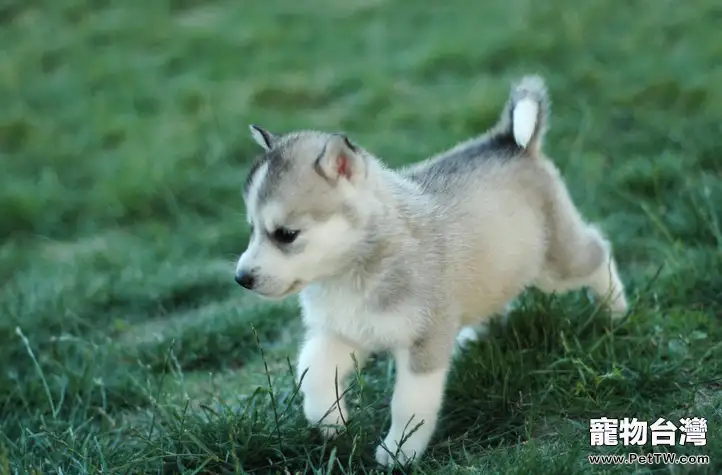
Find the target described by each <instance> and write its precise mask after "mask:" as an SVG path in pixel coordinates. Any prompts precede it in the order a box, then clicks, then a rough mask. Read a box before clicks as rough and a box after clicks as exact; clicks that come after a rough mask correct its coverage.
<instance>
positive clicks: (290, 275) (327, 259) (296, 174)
mask: <svg viewBox="0 0 722 475" xmlns="http://www.w3.org/2000/svg"><path fill="white" fill-rule="evenodd" d="M250 128H251V133H252V135H253V138H254V139H255V141H256V142H257V143H258V144H259V145H260V146H261V147H262V148H263V154H262V155H261V156H260V157H258V159H257V160H256V162H255V164H254V166H253V167H252V169H251V171H250V172H249V175H248V177H247V180H246V183H245V186H244V190H243V199H244V202H245V205H246V217H247V220H248V223H249V224H250V226H251V237H250V240H249V243H248V248H247V249H246V250H245V252H244V253H243V255H242V256H241V257H240V259H239V260H238V264H237V267H236V281H237V282H238V283H239V284H240V285H241V286H243V287H245V288H247V289H249V290H252V291H254V292H256V293H257V294H259V295H261V296H263V297H266V298H269V299H280V298H284V297H286V296H289V295H291V294H294V293H297V292H298V291H300V290H301V289H303V287H305V286H306V285H308V284H310V283H312V282H313V281H316V280H318V279H320V278H324V277H329V276H332V275H334V274H335V273H337V272H339V271H340V270H341V269H342V268H343V267H344V266H346V265H348V264H349V263H350V261H351V259H352V258H353V256H354V250H355V249H357V247H359V246H360V245H361V243H362V241H363V240H364V232H363V227H364V225H365V223H366V221H367V218H368V212H367V211H365V209H366V210H367V209H368V206H369V203H368V199H367V198H368V195H369V193H368V190H367V189H366V188H367V187H365V183H366V181H367V173H368V166H369V159H370V158H369V156H367V154H366V153H365V152H363V151H362V150H361V149H360V148H359V147H357V146H356V145H354V144H352V143H351V141H350V140H349V139H348V138H347V137H346V136H345V135H343V134H330V133H324V132H315V131H301V132H294V133H290V134H287V135H282V136H281V135H276V134H273V133H271V132H269V131H267V130H264V129H263V128H261V127H258V126H253V125H252V126H251V127H250Z"/></svg>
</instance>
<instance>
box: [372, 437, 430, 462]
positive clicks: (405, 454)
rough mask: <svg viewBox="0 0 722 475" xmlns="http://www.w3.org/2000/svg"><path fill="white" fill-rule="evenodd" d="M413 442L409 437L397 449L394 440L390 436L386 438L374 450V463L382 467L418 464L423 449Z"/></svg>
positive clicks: (412, 438)
mask: <svg viewBox="0 0 722 475" xmlns="http://www.w3.org/2000/svg"><path fill="white" fill-rule="evenodd" d="M414 442H415V441H414V437H413V436H411V437H409V438H408V439H407V440H405V441H404V445H403V446H401V448H399V445H398V443H397V442H396V440H394V439H393V438H392V437H391V436H390V435H389V436H386V439H385V440H384V443H383V444H381V445H379V446H378V447H377V448H376V462H377V463H378V464H379V465H381V466H383V467H391V466H394V465H401V466H406V465H408V464H412V463H416V462H418V461H419V459H420V458H421V455H422V454H423V452H424V449H425V447H423V446H420V445H419V444H415V443H414Z"/></svg>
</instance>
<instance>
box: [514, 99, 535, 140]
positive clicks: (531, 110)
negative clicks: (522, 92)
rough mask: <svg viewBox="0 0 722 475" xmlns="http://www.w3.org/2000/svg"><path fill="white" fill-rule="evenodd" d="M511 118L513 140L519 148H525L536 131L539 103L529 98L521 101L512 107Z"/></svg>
mask: <svg viewBox="0 0 722 475" xmlns="http://www.w3.org/2000/svg"><path fill="white" fill-rule="evenodd" d="M512 117H513V123H512V131H513V132H514V140H516V143H517V144H518V145H519V146H520V147H522V148H526V146H527V145H529V141H530V140H531V138H532V136H533V135H534V131H535V130H536V126H537V120H538V119H539V103H538V102H537V101H535V100H534V99H532V98H530V97H525V98H524V99H521V100H520V101H519V102H517V103H516V104H515V105H514V111H513V112H512Z"/></svg>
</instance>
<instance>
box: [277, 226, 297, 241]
mask: <svg viewBox="0 0 722 475" xmlns="http://www.w3.org/2000/svg"><path fill="white" fill-rule="evenodd" d="M299 233H300V231H297V230H295V229H288V228H278V229H276V230H275V231H273V239H275V240H276V241H278V242H280V243H282V244H291V243H292V242H293V241H295V240H296V238H297V237H298V235H299Z"/></svg>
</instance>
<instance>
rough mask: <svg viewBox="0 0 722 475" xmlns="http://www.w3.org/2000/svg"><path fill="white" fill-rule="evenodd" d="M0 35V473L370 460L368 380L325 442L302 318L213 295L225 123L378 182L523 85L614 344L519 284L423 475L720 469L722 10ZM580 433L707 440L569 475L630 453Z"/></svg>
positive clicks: (4, 11)
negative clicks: (302, 376) (701, 424)
mask: <svg viewBox="0 0 722 475" xmlns="http://www.w3.org/2000/svg"><path fill="white" fill-rule="evenodd" d="M0 25H1V28H0V44H2V50H1V51H0V102H1V104H2V107H0V167H2V168H1V170H2V173H1V174H0V239H1V245H0V279H1V280H0V282H1V283H2V288H1V290H0V473H3V474H4V473H18V474H19V473H64V474H69V473H133V474H135V473H277V472H278V473H297V472H300V473H312V472H313V471H318V470H325V471H326V472H325V473H329V471H333V473H365V472H368V471H370V470H372V469H373V468H374V465H373V450H372V449H373V447H374V446H375V445H376V444H377V443H378V441H379V440H380V438H381V437H382V436H383V435H384V431H385V430H386V428H387V427H388V419H387V417H388V402H389V398H390V394H391V393H390V391H391V379H390V378H391V376H390V374H391V373H390V371H391V369H390V368H391V367H390V366H389V361H388V360H387V359H385V358H383V357H381V358H379V359H378V360H376V361H375V362H374V363H373V364H372V366H371V368H370V369H369V371H368V372H367V373H365V374H364V375H363V376H360V377H359V378H358V380H357V381H356V384H355V385H354V391H355V392H354V393H353V394H354V395H353V401H354V404H353V407H354V408H355V409H354V413H355V414H356V415H355V416H354V418H353V420H352V421H351V426H350V428H349V432H348V434H347V435H345V436H343V437H342V438H341V439H340V440H339V441H338V442H336V443H334V444H329V445H325V444H323V443H322V442H321V441H320V439H319V438H318V436H317V435H316V434H315V433H314V432H313V431H312V430H311V429H309V428H308V427H306V425H305V423H304V422H303V420H302V416H301V411H300V406H299V401H298V397H297V396H296V395H295V392H294V388H293V385H292V383H291V375H290V369H289V368H290V366H292V363H293V361H294V359H295V353H296V350H297V345H298V335H299V328H300V327H299V325H300V324H299V321H298V317H297V314H298V310H297V307H296V304H295V302H294V301H292V300H289V301H288V302H283V303H277V304H269V303H263V302H261V301H259V300H258V299H255V298H254V297H252V296H249V295H247V294H246V293H244V292H241V290H240V289H238V288H237V285H236V284H235V283H234V282H233V279H232V275H233V268H234V262H235V259H236V258H237V257H238V255H239V254H240V253H241V252H242V251H243V250H244V248H245V245H246V239H247V236H248V231H247V228H246V225H245V222H244V219H243V214H244V210H243V203H242V200H241V195H240V190H241V184H242V181H243V179H244V177H245V173H246V171H247V169H248V166H249V162H250V160H251V159H252V158H253V157H254V156H255V155H256V154H257V152H258V149H257V146H256V144H255V143H254V142H253V141H252V140H251V138H250V137H249V134H248V132H247V125H248V124H249V123H251V122H253V123H258V124H260V125H263V126H265V127H268V128H269V129H271V130H273V131H277V132H284V131H289V130H292V129H297V128H319V129H325V130H344V131H346V132H347V133H349V134H350V135H351V136H352V137H353V138H354V139H355V140H357V141H359V142H360V143H362V144H363V145H364V146H365V147H367V148H368V149H370V150H371V151H373V152H375V153H376V154H377V155H378V156H380V157H382V158H383V159H385V160H386V161H388V162H389V163H390V164H392V165H394V166H396V165H401V164H403V163H407V162H410V161H416V160H420V159H422V158H424V157H425V156H427V155H429V154H432V153H435V152H437V151H439V150H441V149H443V148H446V147H450V146H452V145H453V144H454V143H455V142H457V141H459V140H463V139H466V138H468V137H469V136H471V135H474V134H478V133H480V132H482V131H483V130H484V129H485V128H486V127H489V126H490V125H492V124H493V122H494V121H495V120H496V117H497V115H498V113H499V111H500V108H501V107H502V105H503V102H504V100H505V99H506V97H507V92H508V87H509V83H510V81H512V80H513V79H515V78H516V77H518V76H519V75H522V74H526V73H530V72H537V73H540V74H542V75H544V76H545V78H546V79H547V81H548V85H549V88H550V92H551V95H552V100H553V111H552V113H553V115H552V117H551V130H550V132H549V135H548V140H547V142H546V147H547V151H548V153H549V154H550V155H551V156H552V157H553V158H554V160H555V161H556V163H557V164H558V165H559V167H560V168H561V170H562V172H563V174H564V176H565V177H566V179H567V180H568V183H569V185H570V189H571V192H572V195H573V197H574V199H575V201H576V202H577V203H578V205H579V207H580V208H581V209H582V210H583V212H584V214H585V215H586V216H587V217H588V218H589V219H592V220H595V221H598V222H599V223H600V225H601V226H602V228H603V229H604V230H605V231H606V232H607V233H608V234H609V236H610V238H611V239H612V241H613V243H614V245H615V247H616V255H617V258H618V261H619V264H620V268H621V271H622V273H623V277H624V280H625V281H626V282H627V284H628V285H629V288H630V292H631V293H632V299H633V301H634V302H635V303H634V309H633V311H632V312H631V316H630V319H629V321H628V322H626V323H625V325H624V326H623V327H622V328H619V329H616V330H613V331H610V330H608V329H606V328H605V326H604V325H603V324H602V323H601V320H600V319H599V318H597V317H598V312H597V310H596V307H595V306H594V304H593V302H592V301H590V300H588V299H587V298H586V296H585V295H584V294H583V293H575V294H570V295H565V296H558V297H549V296H543V295H539V294H538V293H536V292H533V291H530V292H529V293H528V294H527V295H525V296H524V297H523V298H522V299H521V301H520V302H519V305H518V308H517V310H515V312H514V313H513V315H512V319H511V326H510V327H509V328H507V329H501V328H495V330H494V331H493V332H492V335H491V338H490V340H489V341H487V342H482V343H479V344H478V345H475V346H473V347H472V348H470V349H469V350H468V351H467V352H466V353H465V354H464V356H463V357H462V359H461V360H460V361H459V362H458V364H457V365H456V368H455V371H454V374H453V375H452V376H451V380H450V385H449V388H448V390H447V396H448V398H447V404H446V407H445V409H444V414H443V415H442V423H441V427H440V429H439V432H438V436H437V438H436V439H435V442H434V445H433V446H432V448H431V450H430V452H429V454H428V456H427V457H426V458H425V459H424V461H423V463H422V465H421V466H420V468H419V469H418V470H419V471H420V472H423V473H480V472H481V471H485V472H491V473H519V474H526V473H535V474H555V475H556V474H566V473H570V474H571V473H651V472H655V473H656V472H662V473H663V472H670V473H680V471H682V472H685V471H689V473H720V471H721V470H722V442H720V435H722V431H721V430H720V427H722V420H721V419H722V418H721V417H720V407H721V404H722V390H721V389H720V388H721V384H722V383H721V382H720V376H721V368H722V366H721V365H720V361H721V360H722V358H721V357H722V350H721V349H720V348H721V344H720V338H721V337H722V330H721V329H720V316H721V315H722V277H721V274H720V271H722V231H721V227H720V220H721V219H722V212H721V211H720V208H721V204H722V180H721V177H722V175H721V172H722V165H721V164H720V163H721V162H720V158H721V157H720V155H722V145H721V142H720V135H721V133H722V125H721V124H722V87H720V85H721V84H722V63H720V60H719V59H720V58H721V57H722V41H720V31H722V30H721V29H720V27H721V26H722V4H720V3H719V2H718V1H715V0H696V1H694V2H672V1H670V0H627V1H623V2H617V3H615V4H610V3H608V2H607V3H605V2H596V1H591V0H581V1H578V2H572V1H564V0H551V1H548V2H533V1H531V0H506V1H504V2H472V1H467V0H448V1H446V2H443V3H441V2H439V3H434V4H432V3H431V2H413V1H411V0H397V1H393V2H392V1H390V0H386V1H384V0H373V1H359V0H345V1H340V0H309V1H306V2H298V3H293V2H290V1H284V0H267V1H263V2H261V1H252V0H249V1H244V2H237V1H229V0H163V1H154V2H148V1H141V0H124V1H113V0H95V1H91V0H65V1H63V2H56V1H50V0H2V1H1V2H0ZM261 349H262V350H263V352H262V351H261ZM289 363H290V364H289ZM601 416H607V417H618V418H623V417H638V418H641V419H645V418H646V419H648V420H649V422H650V423H651V422H653V421H654V420H656V419H657V418H658V417H665V418H668V419H671V420H673V421H674V422H677V420H678V419H679V418H680V417H685V416H690V417H693V416H698V417H706V418H707V419H708V421H709V422H708V424H709V431H710V432H709V434H708V437H707V438H708V441H709V442H708V445H707V446H706V447H701V448H690V447H687V446H684V447H680V446H676V447H666V448H663V449H661V448H656V450H671V451H676V452H679V453H684V454H687V453H701V454H709V455H710V456H711V459H712V463H711V465H709V466H704V467H703V466H697V467H683V466H677V467H665V466H643V465H638V466H607V467H601V466H592V465H590V464H589V463H588V462H587V458H586V454H588V453H590V452H594V453H596V452H599V453H606V452H609V453H614V452H616V453H625V452H627V451H631V450H638V451H651V450H652V449H653V448H651V447H649V446H647V447H643V448H638V449H632V448H626V447H622V446H620V447H616V448H606V449H598V448H591V447H589V440H588V438H589V437H588V436H589V433H588V420H589V418H592V417H601ZM675 418H676V419H675ZM284 470H286V471H287V472H284Z"/></svg>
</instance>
